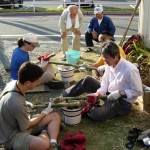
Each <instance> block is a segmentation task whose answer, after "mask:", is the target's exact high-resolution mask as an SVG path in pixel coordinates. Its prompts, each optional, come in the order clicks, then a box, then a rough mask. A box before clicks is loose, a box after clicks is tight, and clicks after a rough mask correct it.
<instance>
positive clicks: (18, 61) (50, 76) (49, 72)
mask: <svg viewBox="0 0 150 150" xmlns="http://www.w3.org/2000/svg"><path fill="white" fill-rule="evenodd" d="M17 44H18V47H17V48H15V50H14V51H13V54H12V59H11V79H12V80H18V70H19V67H20V66H21V65H22V64H23V63H24V62H26V61H30V58H29V52H31V51H33V50H35V48H36V47H40V44H39V42H38V38H37V36H36V35H35V34H33V33H26V34H25V35H24V36H23V38H20V39H19V40H18V43H17ZM40 67H41V68H42V69H43V71H44V74H43V75H42V78H41V84H44V83H46V84H47V85H48V87H49V88H54V89H55V88H57V89H58V88H63V87H64V83H63V82H61V81H57V80H55V76H56V73H55V70H54V68H53V65H52V64H48V61H44V60H42V61H41V64H40ZM33 73H34V72H33Z"/></svg>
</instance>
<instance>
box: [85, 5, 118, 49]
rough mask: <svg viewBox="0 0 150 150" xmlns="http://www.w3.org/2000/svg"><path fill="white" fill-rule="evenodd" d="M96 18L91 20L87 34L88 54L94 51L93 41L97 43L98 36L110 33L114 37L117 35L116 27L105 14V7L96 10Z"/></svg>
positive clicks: (98, 7)
mask: <svg viewBox="0 0 150 150" xmlns="http://www.w3.org/2000/svg"><path fill="white" fill-rule="evenodd" d="M94 14H95V17H93V18H92V19H91V20H90V23H89V25H88V29H87V32H86V33H85V42H86V47H87V48H86V49H85V51H86V52H91V51H93V46H94V44H93V40H94V41H96V42H99V41H98V36H99V35H100V34H101V33H102V32H104V31H105V32H109V33H110V36H112V37H113V36H114V34H115V31H116V29H115V26H114V24H113V22H112V20H111V19H110V18H109V17H108V16H105V15H104V14H103V6H102V5H100V6H96V7H95V8H94Z"/></svg>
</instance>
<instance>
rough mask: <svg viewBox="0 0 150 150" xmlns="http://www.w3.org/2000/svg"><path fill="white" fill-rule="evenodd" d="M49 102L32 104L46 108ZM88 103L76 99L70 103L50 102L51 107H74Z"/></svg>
mask: <svg viewBox="0 0 150 150" xmlns="http://www.w3.org/2000/svg"><path fill="white" fill-rule="evenodd" d="M48 104H49V103H45V104H42V105H34V106H33V108H34V109H36V108H46V107H47V106H48ZM86 105H89V103H88V102H86V101H76V102H70V103H51V107H52V108H61V107H66V108H75V107H83V106H86Z"/></svg>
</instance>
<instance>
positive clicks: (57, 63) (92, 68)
mask: <svg viewBox="0 0 150 150" xmlns="http://www.w3.org/2000/svg"><path fill="white" fill-rule="evenodd" d="M49 63H50V64H55V65H64V66H72V67H75V68H80V67H82V66H81V65H73V64H66V63H61V62H54V61H49ZM84 68H85V69H88V70H97V68H94V67H84Z"/></svg>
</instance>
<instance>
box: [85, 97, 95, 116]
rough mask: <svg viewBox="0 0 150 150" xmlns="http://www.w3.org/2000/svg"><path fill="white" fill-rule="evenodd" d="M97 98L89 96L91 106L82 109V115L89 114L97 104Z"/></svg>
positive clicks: (88, 100)
mask: <svg viewBox="0 0 150 150" xmlns="http://www.w3.org/2000/svg"><path fill="white" fill-rule="evenodd" d="M96 98H97V96H88V99H87V100H86V101H87V102H88V103H89V106H84V107H83V109H82V114H84V113H87V112H89V111H90V110H91V109H92V107H93V106H94V104H95V102H96Z"/></svg>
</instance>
